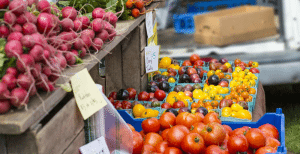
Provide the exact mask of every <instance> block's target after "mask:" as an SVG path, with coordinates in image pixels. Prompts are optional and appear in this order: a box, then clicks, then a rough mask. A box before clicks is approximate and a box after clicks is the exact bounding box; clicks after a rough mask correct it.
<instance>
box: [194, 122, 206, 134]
mask: <svg viewBox="0 0 300 154" xmlns="http://www.w3.org/2000/svg"><path fill="white" fill-rule="evenodd" d="M205 126H206V125H205V124H204V123H202V122H197V123H194V124H193V125H192V126H191V133H197V134H199V135H200V132H201V131H202V130H203V128H204V127H205Z"/></svg>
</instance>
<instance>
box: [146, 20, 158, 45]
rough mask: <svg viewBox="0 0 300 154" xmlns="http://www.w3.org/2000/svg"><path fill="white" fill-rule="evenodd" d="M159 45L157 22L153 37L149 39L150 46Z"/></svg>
mask: <svg viewBox="0 0 300 154" xmlns="http://www.w3.org/2000/svg"><path fill="white" fill-rule="evenodd" d="M152 45H153V46H155V45H157V22H156V23H155V25H154V27H153V35H152V36H151V37H150V38H149V39H148V46H152Z"/></svg>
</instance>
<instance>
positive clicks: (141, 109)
mask: <svg viewBox="0 0 300 154" xmlns="http://www.w3.org/2000/svg"><path fill="white" fill-rule="evenodd" d="M145 110H146V108H145V107H144V106H143V105H142V104H137V105H135V106H134V107H133V109H132V113H133V115H134V117H141V115H142V113H143V112H144V111H145Z"/></svg>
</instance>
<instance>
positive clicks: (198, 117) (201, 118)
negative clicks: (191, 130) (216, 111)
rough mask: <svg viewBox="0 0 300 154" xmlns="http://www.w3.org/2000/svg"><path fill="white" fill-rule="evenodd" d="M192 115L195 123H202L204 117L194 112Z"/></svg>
mask: <svg viewBox="0 0 300 154" xmlns="http://www.w3.org/2000/svg"><path fill="white" fill-rule="evenodd" d="M194 115H195V116H196V121H197V122H203V119H204V115H203V114H202V113H200V112H196V113H195V114H194Z"/></svg>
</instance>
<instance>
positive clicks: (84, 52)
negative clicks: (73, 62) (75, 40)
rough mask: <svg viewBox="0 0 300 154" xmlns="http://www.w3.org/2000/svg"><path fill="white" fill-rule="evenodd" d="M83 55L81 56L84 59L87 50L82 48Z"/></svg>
mask: <svg viewBox="0 0 300 154" xmlns="http://www.w3.org/2000/svg"><path fill="white" fill-rule="evenodd" d="M80 51H81V53H80V54H79V57H80V58H83V57H84V56H85V55H86V49H85V48H81V50H80Z"/></svg>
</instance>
